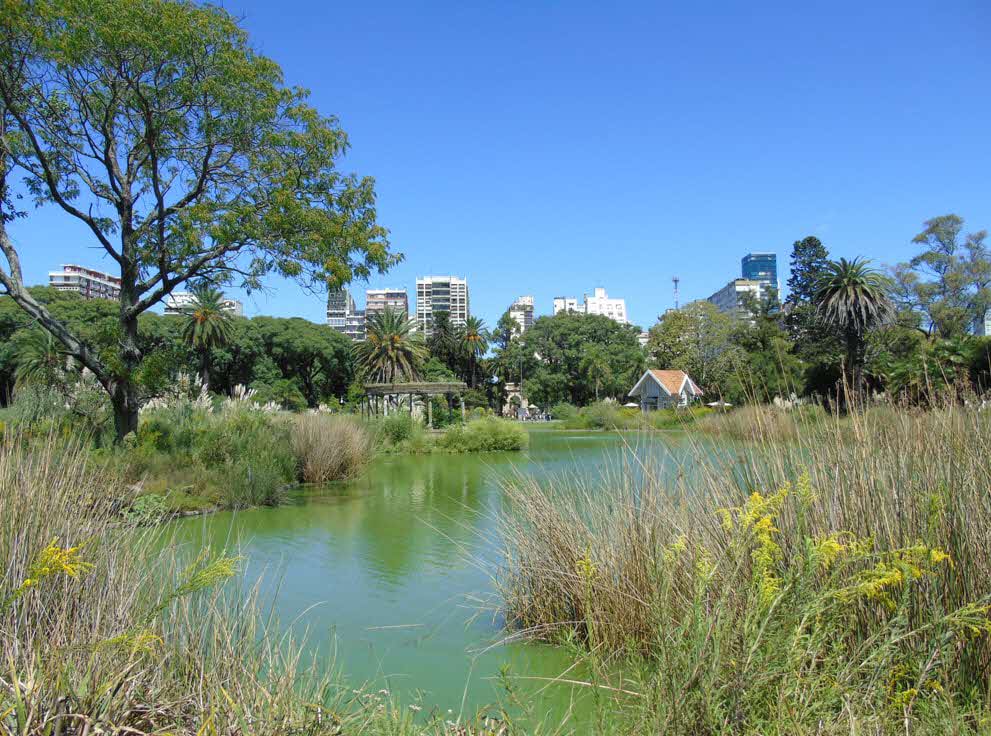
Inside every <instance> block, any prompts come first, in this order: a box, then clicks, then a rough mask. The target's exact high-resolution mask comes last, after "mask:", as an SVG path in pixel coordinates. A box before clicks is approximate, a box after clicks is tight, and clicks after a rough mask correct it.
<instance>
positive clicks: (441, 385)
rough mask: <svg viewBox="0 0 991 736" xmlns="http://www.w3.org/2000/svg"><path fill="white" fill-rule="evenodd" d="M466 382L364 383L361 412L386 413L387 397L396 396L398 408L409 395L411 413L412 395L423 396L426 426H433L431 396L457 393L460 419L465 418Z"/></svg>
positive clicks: (411, 410)
mask: <svg viewBox="0 0 991 736" xmlns="http://www.w3.org/2000/svg"><path fill="white" fill-rule="evenodd" d="M467 390H468V384H466V383H464V382H463V381H413V382H409V383H366V384H365V400H364V401H363V402H362V403H361V413H362V414H363V415H366V414H367V416H373V415H374V416H378V415H379V414H380V413H381V414H383V415H388V413H389V400H388V399H389V397H391V396H398V397H399V398H398V400H397V401H396V404H395V407H396V408H397V409H398V408H399V406H400V404H401V403H402V402H403V397H404V396H409V411H410V414H412V413H413V397H414V396H421V397H423V403H424V404H426V405H427V426H428V427H433V426H434V404H433V402H432V401H429V400H428V399H429V397H431V396H446V395H450V394H457V397H458V401H459V402H460V403H461V420H462V421H464V418H465V398H464V392H465V391H467Z"/></svg>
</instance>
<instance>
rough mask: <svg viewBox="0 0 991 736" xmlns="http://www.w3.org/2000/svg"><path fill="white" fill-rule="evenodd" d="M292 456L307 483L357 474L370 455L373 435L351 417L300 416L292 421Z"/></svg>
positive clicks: (325, 481)
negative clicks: (296, 460) (293, 455)
mask: <svg viewBox="0 0 991 736" xmlns="http://www.w3.org/2000/svg"><path fill="white" fill-rule="evenodd" d="M291 440H292V448H293V453H294V454H295V455H296V458H297V459H298V462H299V467H300V476H301V477H302V479H303V480H304V481H306V482H307V483H327V482H329V481H332V480H340V479H343V478H351V477H354V476H355V475H357V474H358V473H359V472H360V471H361V470H362V468H364V467H365V464H366V463H367V462H368V460H369V458H370V457H371V454H372V436H371V434H370V433H369V432H368V430H367V429H366V428H365V426H364V425H363V424H362V423H361V422H359V421H358V420H357V419H355V418H353V417H344V416H328V415H321V414H303V415H300V416H297V417H294V418H293V419H292V430H291Z"/></svg>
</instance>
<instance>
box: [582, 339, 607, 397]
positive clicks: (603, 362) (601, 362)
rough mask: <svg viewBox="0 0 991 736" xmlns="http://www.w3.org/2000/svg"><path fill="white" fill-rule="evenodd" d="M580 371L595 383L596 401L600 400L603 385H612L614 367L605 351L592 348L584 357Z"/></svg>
mask: <svg viewBox="0 0 991 736" xmlns="http://www.w3.org/2000/svg"><path fill="white" fill-rule="evenodd" d="M580 369H581V371H582V373H584V374H585V375H586V376H587V377H588V380H590V381H592V382H593V383H595V400H596V401H598V400H599V389H600V388H601V386H602V384H603V383H611V382H612V378H613V374H612V366H610V365H609V359H608V358H607V357H606V353H605V351H604V350H603V349H602V348H601V347H598V346H595V347H590V348H588V350H587V351H586V352H585V355H583V356H582V359H581V365H580Z"/></svg>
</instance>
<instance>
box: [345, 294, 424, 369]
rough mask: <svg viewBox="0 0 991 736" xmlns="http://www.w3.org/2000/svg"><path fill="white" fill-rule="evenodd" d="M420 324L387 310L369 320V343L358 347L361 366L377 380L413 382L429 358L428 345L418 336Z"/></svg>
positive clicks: (356, 348) (363, 343)
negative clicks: (417, 329) (415, 331)
mask: <svg viewBox="0 0 991 736" xmlns="http://www.w3.org/2000/svg"><path fill="white" fill-rule="evenodd" d="M415 329H416V323H415V322H414V321H413V320H411V319H409V317H407V316H406V315H405V314H402V313H400V312H395V311H393V310H391V309H387V310H385V311H384V312H382V313H381V314H374V315H372V316H371V317H370V318H369V319H368V324H367V325H366V329H365V340H364V341H363V342H360V343H358V344H357V345H356V346H355V352H356V354H357V358H358V364H359V365H360V366H361V367H362V369H363V370H364V372H365V375H366V376H368V378H370V379H371V380H373V381H378V382H381V383H394V382H396V381H397V380H402V379H405V380H413V379H415V378H417V377H418V376H419V375H420V368H421V366H422V365H423V363H424V361H425V360H426V359H427V346H426V345H425V344H424V343H423V340H422V339H420V338H419V336H417V335H415V334H414V330H415Z"/></svg>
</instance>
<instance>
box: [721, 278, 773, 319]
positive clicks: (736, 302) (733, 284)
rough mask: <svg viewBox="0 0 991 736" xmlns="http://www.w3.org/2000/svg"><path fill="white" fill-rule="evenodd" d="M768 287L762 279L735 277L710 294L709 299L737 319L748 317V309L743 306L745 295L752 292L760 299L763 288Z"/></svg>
mask: <svg viewBox="0 0 991 736" xmlns="http://www.w3.org/2000/svg"><path fill="white" fill-rule="evenodd" d="M765 287H766V284H764V283H763V282H761V281H750V280H749V279H733V280H732V281H730V282H729V283H728V284H726V286H724V287H723V288H722V289H720V290H719V291H717V292H716V293H715V294H713V295H712V296H710V297H709V298H708V300H707V301H709V302H712V303H713V304H715V305H716V308H717V309H718V310H719V311H720V312H723V313H725V314H728V315H730V316H732V317H735V318H737V319H748V318H749V317H750V315H748V313H747V310H746V309H745V308H744V307H743V297H744V295H745V294H751V295H752V296H753V298H754V299H756V300H759V299H760V297H761V293H762V290H763V289H764V288H765Z"/></svg>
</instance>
